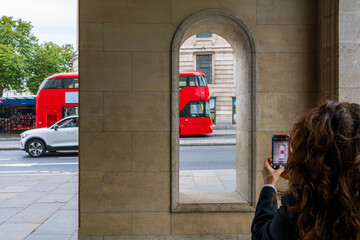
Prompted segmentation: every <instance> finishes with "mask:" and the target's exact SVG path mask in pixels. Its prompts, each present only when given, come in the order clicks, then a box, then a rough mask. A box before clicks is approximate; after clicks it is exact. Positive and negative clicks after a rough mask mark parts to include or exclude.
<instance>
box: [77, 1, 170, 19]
mask: <svg viewBox="0 0 360 240" xmlns="http://www.w3.org/2000/svg"><path fill="white" fill-rule="evenodd" d="M80 16H81V21H84V22H126V23H144V22H145V23H164V22H169V19H170V1H168V0H121V1H117V0H106V1H96V0H86V1H85V0H84V1H80Z"/></svg>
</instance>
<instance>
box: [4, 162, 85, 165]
mask: <svg viewBox="0 0 360 240" xmlns="http://www.w3.org/2000/svg"><path fill="white" fill-rule="evenodd" d="M78 164H79V163H77V162H65V163H36V164H35V165H34V166H47V165H78ZM0 166H1V164H0Z"/></svg>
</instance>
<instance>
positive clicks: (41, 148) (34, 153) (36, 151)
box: [26, 139, 46, 157]
mask: <svg viewBox="0 0 360 240" xmlns="http://www.w3.org/2000/svg"><path fill="white" fill-rule="evenodd" d="M26 151H27V152H28V154H29V155H30V156H31V157H41V156H43V155H44V154H45V152H46V149H45V145H44V143H43V142H42V141H41V140H39V139H34V140H31V141H30V142H29V143H28V145H27V149H26Z"/></svg>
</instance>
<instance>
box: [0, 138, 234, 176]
mask: <svg viewBox="0 0 360 240" xmlns="http://www.w3.org/2000/svg"><path fill="white" fill-rule="evenodd" d="M2 143H4V141H3V142H2ZM10 143H11V142H9V144H10ZM12 143H14V142H12ZM235 148H236V146H235V145H223V146H181V147H180V151H179V152H180V171H182V170H216V169H218V170H222V169H235V168H236V163H235V156H236V152H235V150H236V149H235ZM77 172H78V152H77V151H62V152H56V153H49V152H48V153H46V155H45V156H44V157H40V158H32V157H30V156H29V155H28V154H27V153H26V152H25V151H21V150H11V151H0V174H42V173H44V174H48V173H77Z"/></svg>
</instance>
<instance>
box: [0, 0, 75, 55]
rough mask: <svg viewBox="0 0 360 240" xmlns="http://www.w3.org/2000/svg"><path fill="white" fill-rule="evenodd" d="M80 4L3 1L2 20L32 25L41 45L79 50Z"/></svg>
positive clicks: (71, 0)
mask: <svg viewBox="0 0 360 240" xmlns="http://www.w3.org/2000/svg"><path fill="white" fill-rule="evenodd" d="M77 2H78V0H0V16H3V15H6V16H13V17H14V19H19V18H21V20H23V21H27V22H31V24H32V25H33V29H32V33H33V34H34V35H35V36H36V37H37V38H38V39H39V42H40V43H44V42H50V41H51V42H54V43H56V44H58V45H63V44H66V43H70V44H72V45H73V47H74V49H77V19H78V10H77Z"/></svg>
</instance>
